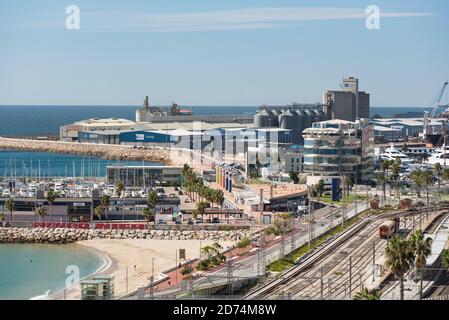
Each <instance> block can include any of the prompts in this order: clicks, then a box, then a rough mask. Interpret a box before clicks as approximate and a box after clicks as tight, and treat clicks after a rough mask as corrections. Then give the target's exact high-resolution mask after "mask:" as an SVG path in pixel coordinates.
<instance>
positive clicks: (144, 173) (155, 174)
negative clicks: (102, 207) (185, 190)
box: [106, 165, 182, 188]
mask: <svg viewBox="0 0 449 320" xmlns="http://www.w3.org/2000/svg"><path fill="white" fill-rule="evenodd" d="M181 170H182V167H170V166H122V165H113V166H107V167H106V178H107V182H108V184H110V185H115V184H116V183H117V182H118V181H121V182H123V184H124V185H125V186H126V187H138V188H145V187H154V186H179V185H180V184H181Z"/></svg>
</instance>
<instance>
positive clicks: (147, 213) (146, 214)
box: [143, 207, 153, 222]
mask: <svg viewBox="0 0 449 320" xmlns="http://www.w3.org/2000/svg"><path fill="white" fill-rule="evenodd" d="M143 216H144V217H145V219H147V221H148V222H150V220H151V217H153V212H152V211H151V209H150V208H148V207H146V208H143Z"/></svg>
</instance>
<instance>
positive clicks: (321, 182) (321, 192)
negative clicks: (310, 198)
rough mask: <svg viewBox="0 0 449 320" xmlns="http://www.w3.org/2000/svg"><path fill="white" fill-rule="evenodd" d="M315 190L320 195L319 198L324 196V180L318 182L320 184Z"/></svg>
mask: <svg viewBox="0 0 449 320" xmlns="http://www.w3.org/2000/svg"><path fill="white" fill-rule="evenodd" d="M315 190H316V192H317V193H318V196H319V197H322V196H323V193H324V180H323V179H320V181H318V183H317V184H316V186H315Z"/></svg>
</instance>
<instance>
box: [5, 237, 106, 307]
mask: <svg viewBox="0 0 449 320" xmlns="http://www.w3.org/2000/svg"><path fill="white" fill-rule="evenodd" d="M31 261H32V262H31ZM101 264H102V259H101V258H100V257H99V256H98V255H97V254H96V252H95V251H93V250H91V249H88V248H84V247H81V246H79V245H76V244H67V245H45V244H0V299H2V300H3V299H30V298H33V297H36V296H40V295H44V294H46V292H47V291H48V290H50V292H49V294H50V295H51V294H54V293H56V292H58V291H60V290H61V289H63V288H64V285H65V281H66V278H67V276H68V274H66V268H67V266H70V265H76V266H78V268H79V271H80V278H83V277H86V276H88V275H90V274H92V273H93V272H95V271H96V270H97V269H98V268H99V267H100V266H101Z"/></svg>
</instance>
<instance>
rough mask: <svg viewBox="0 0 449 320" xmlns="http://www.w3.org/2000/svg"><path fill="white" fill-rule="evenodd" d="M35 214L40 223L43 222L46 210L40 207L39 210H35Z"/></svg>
mask: <svg viewBox="0 0 449 320" xmlns="http://www.w3.org/2000/svg"><path fill="white" fill-rule="evenodd" d="M36 214H37V215H38V216H39V217H40V218H41V220H42V221H44V217H45V216H46V215H47V209H45V207H44V206H40V207H39V209H37V212H36Z"/></svg>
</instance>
